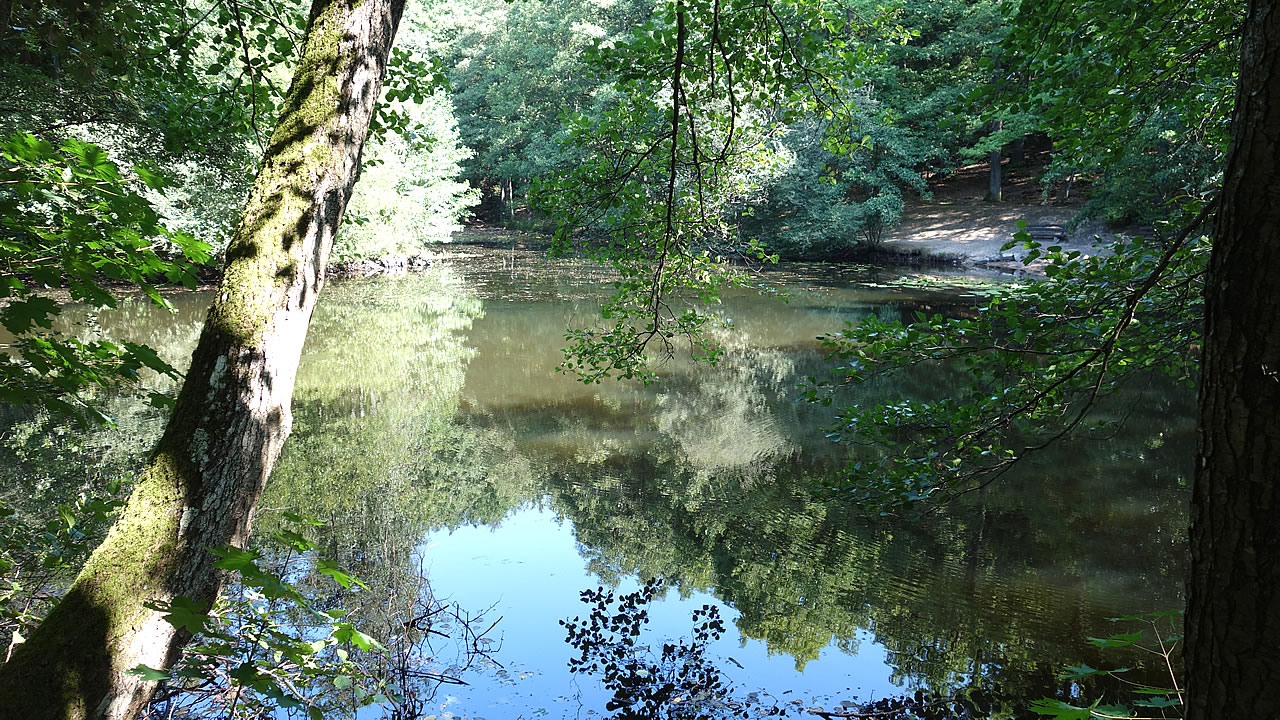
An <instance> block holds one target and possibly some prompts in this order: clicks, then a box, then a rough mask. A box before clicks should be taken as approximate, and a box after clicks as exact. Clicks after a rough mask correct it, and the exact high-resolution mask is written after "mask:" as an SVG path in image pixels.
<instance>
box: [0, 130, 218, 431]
mask: <svg viewBox="0 0 1280 720" xmlns="http://www.w3.org/2000/svg"><path fill="white" fill-rule="evenodd" d="M0 174H2V177H3V179H2V180H0V265H2V266H3V267H4V270H5V275H4V277H3V278H0V299H3V300H7V301H8V302H7V304H6V305H5V306H4V307H3V308H2V309H0V325H3V327H4V329H5V330H6V331H7V332H8V333H10V334H11V335H12V337H13V338H14V341H13V348H14V350H16V356H15V355H9V354H6V355H4V356H2V357H0V378H3V383H0V401H3V402H8V403H12V404H18V405H24V404H33V405H40V406H43V407H46V408H48V409H50V410H54V411H57V412H61V413H67V414H71V413H79V412H84V411H86V410H87V411H88V414H89V415H90V416H94V417H97V418H98V419H101V420H106V418H105V416H102V415H101V414H100V413H96V412H95V411H94V410H93V409H92V408H91V407H89V406H88V404H87V403H86V402H85V400H84V399H83V397H82V393H83V392H84V391H85V390H86V389H88V388H90V387H106V386H111V385H116V384H120V383H131V382H135V381H136V380H137V379H138V373H139V371H140V370H141V369H143V368H150V369H152V370H155V371H157V372H160V373H163V374H166V375H171V376H176V375H177V371H176V370H174V369H173V368H172V367H171V366H169V365H168V364H167V363H165V362H164V361H163V360H161V359H160V358H159V357H158V356H157V355H156V353H155V351H154V350H152V349H150V348H147V347H145V346H142V345H137V344H134V343H127V342H126V343H122V344H119V345H117V344H115V343H113V342H109V341H106V340H99V341H91V342H83V341H80V340H78V339H75V338H70V337H62V336H59V335H58V334H56V333H53V332H51V331H50V328H51V327H52V324H53V318H54V317H55V316H56V315H57V314H58V313H59V311H60V306H59V304H58V302H57V301H55V300H54V299H53V298H51V297H49V295H48V294H46V292H47V291H48V290H58V289H62V290H66V291H68V292H69V293H70V297H71V298H72V299H73V300H76V301H80V302H84V303H87V304H89V305H91V306H93V307H114V306H115V304H116V299H115V297H114V296H113V295H112V293H111V292H110V291H109V290H108V287H107V286H108V284H109V283H127V284H130V285H134V286H136V287H138V288H140V289H141V290H142V291H143V292H144V293H146V295H147V296H148V297H149V298H150V299H151V301H152V302H154V303H156V304H157V305H159V306H161V307H168V302H167V301H166V300H165V299H164V297H163V296H162V295H161V294H160V292H159V290H158V289H157V287H156V284H157V283H160V282H170V283H181V284H184V285H186V286H188V287H192V286H194V285H195V282H196V272H197V269H196V268H197V265H198V264H199V263H203V262H206V261H207V260H208V259H209V254H208V246H207V245H205V244H204V243H201V242H199V241H197V240H195V239H194V238H192V237H190V236H188V235H185V234H183V233H176V232H170V231H168V230H167V229H166V228H165V227H164V226H163V225H162V224H161V222H160V218H159V216H158V214H157V213H156V212H155V210H154V208H153V207H152V206H151V204H150V203H149V202H147V200H146V199H145V198H144V197H143V196H142V195H141V194H140V193H141V188H142V187H143V186H144V185H145V186H147V187H152V188H159V187H162V186H163V183H164V181H163V179H162V178H161V177H160V176H159V175H157V174H156V173H154V172H153V171H151V170H148V169H147V168H145V167H141V166H138V167H135V168H133V177H127V176H125V175H124V174H123V173H122V172H121V170H120V168H119V167H118V166H117V165H116V164H115V163H114V162H112V161H111V160H110V159H109V158H108V157H107V155H106V153H104V152H103V151H102V149H101V148H99V147H97V146H96V145H92V144H89V143H83V142H80V141H76V140H66V141H64V142H63V143H62V144H61V145H58V146H55V145H54V144H53V143H51V142H49V141H47V140H41V139H38V138H36V137H34V136H32V135H16V136H10V137H8V138H5V139H4V140H3V141H2V142H0ZM152 400H153V402H157V403H164V402H166V400H165V398H164V397H163V396H160V395H157V394H154V393H153V394H152Z"/></svg>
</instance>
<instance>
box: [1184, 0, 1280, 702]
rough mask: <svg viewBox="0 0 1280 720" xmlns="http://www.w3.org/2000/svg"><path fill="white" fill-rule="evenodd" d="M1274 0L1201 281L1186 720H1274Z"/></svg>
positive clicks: (1277, 15) (1278, 415) (1279, 200)
mask: <svg viewBox="0 0 1280 720" xmlns="http://www.w3.org/2000/svg"><path fill="white" fill-rule="evenodd" d="M1278 5H1280V3H1277V2H1276V1H1275V0H1253V1H1252V2H1250V3H1249V9H1248V16H1247V20H1246V23H1245V32H1244V36H1243V38H1242V43H1241V65H1240V75H1239V78H1240V79H1239V84H1238V87H1237V90H1236V108H1235V116H1234V118H1233V121H1232V129H1231V149H1230V151H1229V152H1228V156H1227V170H1226V174H1225V176H1224V185H1223V194H1222V205H1221V208H1220V209H1219V213H1218V221H1217V228H1216V233H1215V234H1216V238H1215V240H1214V248H1213V256H1212V259H1211V261H1210V267H1209V275H1208V278H1207V280H1206V293H1205V299H1206V322H1207V325H1206V332H1205V344H1204V362H1203V368H1202V372H1203V381H1202V385H1201V390H1200V450H1199V460H1198V462H1197V467H1196V477H1195V486H1194V490H1193V494H1192V519H1191V576H1190V578H1189V580H1188V588H1187V617H1186V623H1187V645H1186V648H1185V656H1186V665H1187V712H1186V718H1187V720H1207V719H1209V718H1280V519H1278V518H1277V515H1278V514H1280V290H1278V288H1280V285H1277V284H1276V283H1277V282H1278V279H1280V6H1278Z"/></svg>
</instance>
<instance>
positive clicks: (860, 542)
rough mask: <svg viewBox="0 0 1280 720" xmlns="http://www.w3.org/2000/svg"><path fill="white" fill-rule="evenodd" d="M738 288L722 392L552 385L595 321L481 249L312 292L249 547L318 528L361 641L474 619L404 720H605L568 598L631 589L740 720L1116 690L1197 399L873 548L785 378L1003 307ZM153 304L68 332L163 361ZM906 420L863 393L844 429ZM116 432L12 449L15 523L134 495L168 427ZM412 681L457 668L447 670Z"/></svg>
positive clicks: (1185, 463)
mask: <svg viewBox="0 0 1280 720" xmlns="http://www.w3.org/2000/svg"><path fill="white" fill-rule="evenodd" d="M761 279H762V282H767V283H768V284H769V285H771V286H773V287H777V288H782V289H784V290H785V291H786V293H787V294H788V295H789V300H788V301H787V302H782V301H780V300H778V299H777V298H776V297H771V296H769V295H759V294H755V293H750V292H746V291H742V292H735V293H733V294H731V295H730V296H728V297H726V298H725V299H724V302H723V304H722V306H721V307H720V308H719V309H718V310H719V312H720V314H721V315H722V317H723V318H724V319H725V320H726V321H729V322H726V324H725V327H723V328H720V329H717V330H716V331H715V332H716V333H717V335H718V337H719V338H720V340H721V341H722V342H723V343H724V346H725V348H726V352H725V355H724V357H723V359H722V360H721V362H720V363H719V364H718V365H716V366H714V367H712V366H707V365H702V364H696V363H692V362H689V361H687V360H684V359H681V358H679V357H677V358H675V359H672V360H669V361H667V362H666V363H664V364H663V365H661V367H660V370H659V376H660V382H658V383H656V384H653V385H650V386H647V387H646V386H642V385H640V384H638V383H628V382H605V383H602V384H598V385H590V386H587V385H583V384H581V383H578V382H576V381H575V380H574V379H573V378H572V377H569V376H566V375H563V374H560V373H557V372H556V366H557V364H558V363H559V362H560V361H561V359H562V353H561V348H562V346H563V344H564V339H563V336H564V332H565V328H566V326H567V325H568V324H574V323H589V322H591V320H592V319H593V317H595V316H596V315H597V314H598V311H597V310H596V308H597V306H598V301H599V299H600V297H601V293H603V292H604V290H605V288H606V286H607V280H606V277H605V276H604V275H603V274H602V273H600V272H599V271H598V270H596V269H593V268H592V267H591V266H588V265H585V264H581V263H554V264H553V263H549V262H548V261H546V260H545V259H541V258H539V257H538V256H536V255H535V254H531V253H523V252H500V251H476V252H473V253H471V254H470V256H469V257H463V258H460V259H458V260H455V261H453V262H450V263H447V264H442V265H440V266H437V267H436V268H433V269H432V270H431V271H429V272H426V273H422V274H419V275H411V276H406V277H397V278H380V279H373V280H357V281H346V282H335V283H331V284H330V286H329V287H327V288H326V290H325V294H324V296H323V297H322V299H321V303H320V306H319V308H318V309H317V311H316V316H315V319H314V321H313V324H312V329H311V333H310V336H309V339H308V342H307V347H306V351H305V353H304V357H303V361H302V367H301V370H300V373H299V377H298V383H297V388H296V391H295V396H294V414H295V424H294V431H293V435H292V437H291V438H290V440H289V442H288V443H287V446H286V449H285V452H284V454H283V456H282V457H281V459H280V462H279V465H278V466H277V469H276V471H275V473H274V475H273V477H272V482H271V485H270V487H269V488H268V491H267V496H266V497H265V498H264V500H263V503H262V505H263V507H264V508H265V510H264V511H263V512H262V513H261V516H260V519H259V521H258V531H259V532H260V533H263V532H269V531H270V529H271V528H272V527H274V526H275V523H277V522H278V514H279V513H278V512H276V511H278V510H279V509H282V508H295V509H300V510H302V511H304V512H306V513H307V514H309V515H311V516H313V517H316V518H318V519H320V520H323V521H325V522H326V523H327V525H326V527H325V528H323V529H322V530H321V533H322V543H321V546H322V548H323V550H324V551H325V553H327V554H329V555H330V556H335V557H336V558H337V559H338V561H339V562H340V563H341V564H344V565H345V566H347V567H349V568H350V569H352V570H353V572H354V574H356V575H357V576H361V577H363V578H365V579H366V580H367V581H369V583H370V586H371V590H370V592H369V593H366V597H365V599H364V600H362V601H360V602H363V603H365V605H367V607H365V606H361V607H358V608H356V610H354V611H353V612H355V614H356V616H357V617H358V616H360V614H361V613H362V612H363V613H366V614H368V615H369V616H370V617H374V616H378V613H379V612H382V613H383V614H384V615H385V614H386V611H385V610H382V611H380V610H378V607H380V606H385V605H388V604H391V603H393V602H394V598H389V596H388V593H389V592H391V590H389V588H391V589H395V592H404V591H405V590H404V589H405V588H410V587H412V588H417V589H415V590H414V591H415V592H417V591H420V589H421V588H420V586H421V582H419V583H418V584H417V585H415V584H414V582H413V581H414V579H415V578H416V579H421V578H422V577H423V576H425V579H426V581H428V582H429V586H430V591H431V592H432V593H433V594H434V596H435V597H436V598H437V599H440V600H445V601H447V602H448V603H449V604H451V606H453V607H456V608H458V609H461V610H462V611H463V612H464V614H471V615H472V616H474V618H473V620H472V625H473V626H474V627H476V628H478V629H479V630H484V629H485V628H487V627H489V625H490V624H491V623H492V622H494V621H497V624H496V626H494V627H493V628H492V630H491V631H490V632H489V633H488V635H487V636H486V637H485V638H483V639H482V640H481V641H480V642H478V643H477V644H476V645H475V647H477V648H479V649H484V650H486V651H487V654H488V658H484V657H481V658H478V659H477V661H476V662H473V663H472V664H471V665H470V667H469V668H467V669H466V670H465V671H462V670H457V672H460V673H461V675H460V678H461V679H462V680H464V681H465V682H466V683H467V684H466V685H453V684H450V685H444V686H441V687H439V688H436V689H435V691H434V694H432V695H430V696H424V705H423V712H424V713H425V717H431V716H433V715H436V716H439V717H454V718H466V717H473V718H489V719H490V720H493V719H494V718H520V717H524V718H533V717H547V718H580V717H604V716H608V715H610V712H609V711H608V710H607V709H606V708H607V706H608V703H609V700H610V698H611V697H612V693H611V692H609V691H607V690H606V689H604V687H603V686H602V684H601V682H600V678H599V677H598V676H597V675H592V674H581V673H571V672H570V668H569V662H570V660H571V658H575V657H579V656H581V655H582V647H581V646H579V647H574V646H571V645H570V644H569V643H567V642H566V628H565V627H564V626H563V625H562V624H561V621H562V620H571V619H572V618H574V617H583V618H586V617H587V616H588V614H589V613H590V611H591V608H590V607H588V605H586V604H584V603H583V602H582V600H581V597H580V596H581V593H582V592H583V591H585V590H594V589H596V588H598V587H603V588H606V589H610V590H613V591H615V592H616V593H617V594H619V595H621V594H625V593H630V592H633V591H636V590H637V589H638V588H640V587H641V586H642V585H643V584H644V583H645V582H646V581H648V580H650V579H653V578H657V579H660V580H661V581H662V585H661V587H659V588H657V589H656V590H654V593H653V594H654V597H653V598H652V601H651V602H649V603H648V605H647V611H648V616H647V617H648V622H647V625H645V627H644V629H643V631H642V633H641V635H640V636H639V643H638V647H641V648H648V649H649V650H651V651H652V653H653V654H655V655H660V654H661V652H662V649H663V645H664V644H672V643H675V644H679V643H681V642H685V643H687V642H688V641H689V639H690V637H691V633H693V632H694V630H695V624H694V622H693V620H692V619H691V617H692V615H693V614H694V613H695V612H697V611H701V609H702V608H703V607H704V606H711V607H714V608H715V609H716V611H718V613H719V614H720V616H721V618H722V619H723V622H724V632H723V634H722V635H721V636H720V637H719V638H718V639H716V638H710V639H709V640H710V642H709V644H708V645H707V648H706V654H705V661H706V663H707V665H709V666H713V667H714V668H715V669H716V671H717V672H718V673H721V674H722V675H723V677H724V679H725V681H726V682H727V683H731V684H732V686H733V691H732V696H733V697H734V698H737V699H738V701H740V703H741V704H740V705H739V706H740V707H751V706H752V705H753V704H754V705H755V706H756V707H757V708H767V707H773V706H775V705H776V706H779V707H785V708H788V709H790V710H791V711H792V712H793V713H799V714H801V715H803V712H804V710H805V709H807V708H817V707H821V708H826V709H828V710H830V709H832V708H835V707H836V706H837V705H838V704H839V703H841V702H845V701H850V702H851V701H855V700H857V701H867V700H872V699H879V698H885V697H890V696H894V695H900V694H902V693H904V692H912V691H915V690H917V689H920V690H925V691H929V692H938V693H945V692H948V691H951V690H953V689H955V688H959V687H971V688H977V689H978V690H980V691H981V692H982V693H983V698H984V700H983V702H984V703H986V705H985V707H986V708H989V709H990V711H991V712H992V713H993V714H1000V713H1002V712H1009V713H1016V714H1019V715H1025V714H1026V713H1025V710H1024V708H1025V706H1026V704H1027V702H1028V701H1029V700H1032V699H1035V698H1038V697H1041V696H1043V695H1045V694H1047V693H1049V692H1052V691H1053V690H1054V689H1061V688H1063V687H1066V686H1067V684H1066V683H1064V682H1063V681H1061V680H1058V679H1056V678H1055V674H1056V673H1058V672H1059V671H1060V670H1061V668H1062V667H1063V666H1064V665H1067V664H1080V663H1088V664H1089V665H1092V666H1094V667H1101V666H1120V665H1127V664H1134V663H1137V662H1139V659H1137V658H1135V657H1133V656H1130V655H1126V654H1124V653H1123V652H1120V651H1111V652H1110V653H1103V654H1100V652H1099V650H1098V648H1097V647H1095V646H1094V645H1091V644H1090V643H1089V642H1088V641H1087V639H1086V638H1087V637H1089V636H1105V635H1107V634H1110V633H1112V632H1115V628H1114V627H1111V626H1109V624H1108V623H1107V622H1106V620H1105V618H1108V617H1112V616H1118V615H1128V614H1133V613H1141V612H1147V611H1153V610H1164V609H1170V608H1177V607H1180V606H1181V604H1182V600H1181V590H1182V582H1183V580H1182V577H1183V567H1184V562H1183V557H1184V555H1185V546H1184V541H1183V537H1184V532H1185V530H1184V528H1185V523H1186V517H1185V506H1186V502H1187V485H1188V478H1189V472H1190V460H1191V453H1192V448H1193V447H1194V441H1193V423H1192V417H1191V412H1192V410H1191V403H1192V400H1193V398H1192V397H1190V393H1189V392H1188V391H1186V390H1182V389H1175V388H1172V387H1168V386H1166V385H1165V384H1162V383H1159V382H1156V381H1152V382H1151V383H1150V384H1148V385H1146V386H1145V387H1140V388H1133V389H1132V390H1131V391H1130V393H1129V394H1128V395H1127V396H1126V398H1125V401H1124V402H1123V403H1121V405H1123V407H1122V408H1119V409H1117V410H1116V412H1117V414H1118V415H1120V414H1122V415H1123V416H1124V420H1125V430H1124V432H1123V433H1119V434H1110V435H1106V436H1082V437H1079V438H1075V439H1072V440H1069V441H1066V442H1064V443H1062V444H1061V445H1059V446H1058V447H1056V448H1053V449H1051V450H1049V451H1045V452H1044V453H1043V454H1041V455H1040V456H1038V457H1035V458H1033V459H1031V460H1030V461H1028V462H1027V463H1026V464H1024V465H1022V466H1021V467H1019V468H1018V470H1017V471H1016V472H1014V473H1010V474H1009V476H1008V477H1007V478H1006V479H1005V480H1003V481H1002V482H1001V483H999V484H997V485H993V486H991V487H989V488H988V489H986V490H985V491H983V492H981V493H976V494H971V495H969V496H966V497H964V498H963V499H962V500H961V501H958V502H955V503H953V504H951V505H949V506H946V507H943V508H940V509H938V510H937V511H935V512H931V513H929V514H927V515H925V516H923V517H920V518H915V519H900V520H894V519H887V518H870V519H869V518H865V517H863V515H862V514H861V513H860V512H859V509H858V508H857V507H856V506H854V505H852V504H850V503H848V502H842V501H841V500H839V499H829V498H828V499H823V498H819V497H818V496H816V495H815V493H814V488H816V487H817V486H818V485H819V483H820V480H821V479H822V478H824V477H828V476H832V475H834V474H837V473H839V472H840V468H841V467H842V465H843V463H844V462H845V461H846V456H845V449H844V448H843V447H841V446H839V445H835V444H833V443H831V442H829V441H827V440H826V439H825V437H824V433H823V431H822V427H823V425H824V423H826V422H828V421H829V419H830V416H831V414H832V411H831V410H830V409H829V408H823V407H821V406H818V405H811V404H807V403H803V402H800V401H798V400H797V394H798V392H797V385H798V384H799V383H800V382H801V381H802V380H803V379H804V378H805V377H807V376H820V375H822V374H824V373H825V372H827V367H828V363H826V361H825V360H824V359H823V357H822V355H821V354H820V352H819V350H818V344H817V342H816V341H815V337H816V336H818V335H820V334H822V333H825V332H830V331H832V330H836V329H839V328H840V327H841V325H842V324H843V323H844V322H845V321H846V320H856V319H857V318H859V317H863V316H866V315H868V314H872V313H874V314H877V315H880V316H881V317H887V318H897V317H900V316H904V315H905V316H907V317H909V316H910V315H911V314H912V313H914V312H915V311H928V312H966V311H971V308H972V307H974V305H975V299H974V297H973V293H974V292H975V291H978V292H980V291H981V289H982V288H983V287H984V286H986V285H988V284H989V283H990V282H998V280H993V279H989V278H973V277H967V276H961V275H956V276H939V274H938V273H934V274H933V276H931V277H928V278H925V277H923V276H919V275H909V274H903V273H897V272H888V271H876V270H871V269H867V268H859V267H845V266H834V265H812V266H793V267H789V268H784V269H781V270H771V271H769V272H767V273H765V274H764V275H763V276H762V278H761ZM173 301H174V303H175V305H176V307H177V309H178V311H177V313H176V314H175V315H172V316H169V315H167V314H164V313H159V312H156V311H154V310H153V309H151V308H150V307H149V306H147V305H146V304H144V303H141V302H130V303H126V304H125V305H124V306H122V308H121V309H119V310H117V311H111V312H103V313H100V314H98V315H97V316H95V317H93V318H91V322H89V323H88V324H86V325H85V326H84V327H82V328H79V327H77V328H69V329H70V330H71V331H73V332H82V333H90V332H102V333H105V334H107V335H109V336H112V337H119V338H122V339H129V340H133V341H138V342H145V343H148V344H151V345H153V346H155V347H158V348H160V349H161V350H162V354H164V355H165V356H166V357H167V358H168V359H170V360H171V361H172V362H175V364H176V363H181V362H184V361H185V357H186V355H187V354H188V353H189V352H190V349H191V348H192V347H193V345H194V341H195V338H196V335H197V333H198V329H199V323H200V321H201V319H202V314H203V308H204V306H205V304H206V303H207V296H205V295H202V294H200V293H181V294H175V295H174V296H173ZM156 382H157V383H159V381H156ZM915 382H916V383H920V384H923V385H925V386H927V385H928V384H929V383H934V384H937V383H944V384H945V382H946V378H945V375H942V376H936V377H923V378H916V379H915ZM160 384H162V383H160ZM935 389H936V388H935ZM921 391H929V388H928V387H923V388H922V387H917V386H911V387H908V386H907V385H904V384H903V383H901V382H899V383H889V382H881V383H879V384H873V385H869V386H867V387H865V388H861V389H859V390H858V392H859V393H860V394H859V396H858V397H857V401H858V402H874V401H876V400H877V399H890V398H896V397H901V396H902V394H904V393H907V394H910V393H914V392H921ZM110 408H111V411H112V412H113V413H114V415H115V417H116V418H117V420H118V422H119V424H120V429H119V430H117V431H114V432H113V433H91V434H88V435H86V436H83V437H79V438H77V439H75V440H74V442H71V441H68V440H67V438H66V437H59V438H58V439H57V443H56V444H55V443H54V442H53V441H51V440H50V438H49V437H48V433H47V432H36V431H27V434H25V435H24V434H23V432H18V431H15V430H13V429H12V428H11V429H10V431H9V433H8V440H9V446H8V447H7V448H6V449H5V452H6V454H7V455H8V457H9V459H8V460H6V464H8V465H9V466H10V468H11V470H9V471H6V474H7V475H8V477H6V478H5V482H6V483H7V487H8V491H7V492H6V493H5V499H6V501H12V502H13V503H14V504H17V505H22V504H24V503H26V504H32V503H39V502H49V501H50V498H55V499H56V497H57V496H58V494H59V493H64V494H65V493H67V492H74V491H75V490H76V489H77V487H76V485H75V483H73V484H71V485H68V484H67V483H66V479H65V475H66V474H65V473H63V474H61V475H59V473H58V471H57V470H56V469H54V468H56V467H62V468H64V469H65V468H67V467H71V466H75V465H77V464H80V465H81V466H83V465H86V464H88V465H92V466H93V467H95V468H96V470H94V471H92V472H91V473H89V475H93V474H95V473H96V474H99V475H110V474H113V473H120V472H122V471H125V470H127V468H128V466H129V464H130V463H131V462H135V461H136V458H137V456H138V453H139V452H140V451H141V449H143V448H145V446H146V445H147V443H148V442H149V438H150V437H153V436H154V434H155V433H156V432H157V431H158V428H159V427H160V423H161V422H162V415H161V413H159V411H156V410H153V409H149V408H147V407H145V406H143V405H142V404H140V403H131V402H129V401H128V400H126V399H117V400H113V401H111V404H110ZM24 443H25V445H24ZM19 446H21V447H24V448H25V449H23V450H21V453H24V454H18V455H14V454H13V453H14V450H13V447H19ZM55 446H56V447H58V448H61V449H58V450H56V451H55V450H53V449H52V448H54V447H55ZM41 448H43V449H41ZM79 482H87V481H85V480H84V479H83V478H81V479H80V480H79ZM379 588H381V590H379ZM357 604H359V603H357ZM613 612H615V610H613V609H611V610H610V614H612V613H613ZM432 652H435V653H437V655H438V657H437V658H436V662H437V663H438V665H439V669H441V670H448V669H449V666H450V664H451V663H453V662H455V657H454V656H455V655H457V654H459V653H461V652H462V650H460V649H458V648H456V647H455V648H453V649H450V648H449V647H448V643H442V644H441V646H440V647H437V648H435V649H433V651H432ZM455 670H456V668H455ZM1159 681H1160V676H1159V673H1158V672H1157V673H1156V674H1155V676H1154V678H1153V682H1159ZM1081 688H1082V689H1083V690H1084V691H1089V690H1090V689H1091V686H1089V685H1084V686H1081ZM674 701H675V700H673V702H674Z"/></svg>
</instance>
